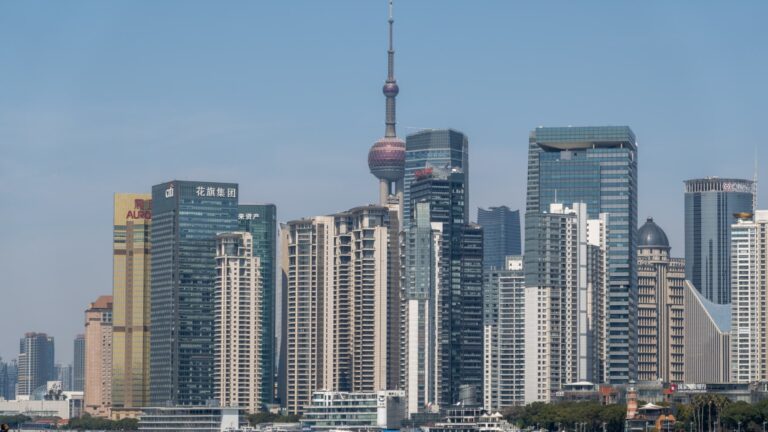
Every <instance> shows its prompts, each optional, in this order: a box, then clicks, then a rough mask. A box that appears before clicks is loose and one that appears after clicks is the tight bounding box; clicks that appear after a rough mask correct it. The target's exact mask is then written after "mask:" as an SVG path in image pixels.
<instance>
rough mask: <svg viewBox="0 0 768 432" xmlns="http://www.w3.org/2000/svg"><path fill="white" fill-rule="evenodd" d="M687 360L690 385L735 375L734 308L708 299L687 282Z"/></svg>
mask: <svg viewBox="0 0 768 432" xmlns="http://www.w3.org/2000/svg"><path fill="white" fill-rule="evenodd" d="M683 309H684V311H685V322H684V330H683V340H684V342H685V345H684V352H685V355H684V356H683V359H684V361H685V367H684V373H683V375H684V376H685V381H686V382H687V383H723V382H727V381H729V380H730V374H731V372H730V371H731V360H730V357H731V306H730V305H723V304H718V303H714V302H711V301H709V300H707V299H706V298H705V297H704V295H703V294H701V292H699V290H698V289H697V288H696V287H694V286H693V284H691V282H690V281H688V280H686V281H685V290H684V291H683Z"/></svg>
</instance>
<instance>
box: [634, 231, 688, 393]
mask: <svg viewBox="0 0 768 432" xmlns="http://www.w3.org/2000/svg"><path fill="white" fill-rule="evenodd" d="M637 237H638V246H637V247H638V254H637V257H638V258H637V259H638V263H637V264H638V269H637V273H638V278H637V285H638V291H639V295H638V305H637V308H638V313H637V315H638V323H637V333H638V350H637V351H638V359H637V379H638V380H639V381H657V380H661V381H663V382H667V383H675V384H679V383H682V382H684V358H683V357H684V354H685V353H684V343H685V341H684V339H683V328H684V308H683V290H684V289H685V287H684V285H685V260H683V259H680V258H671V257H670V247H669V240H668V239H667V235H666V234H665V233H664V231H663V230H662V229H661V228H660V227H659V226H658V225H656V223H655V222H653V218H648V220H647V221H646V222H645V224H644V225H643V226H642V227H640V229H639V230H638V232H637Z"/></svg>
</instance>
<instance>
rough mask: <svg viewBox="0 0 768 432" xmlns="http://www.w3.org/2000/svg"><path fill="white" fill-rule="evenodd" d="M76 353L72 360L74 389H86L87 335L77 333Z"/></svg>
mask: <svg viewBox="0 0 768 432" xmlns="http://www.w3.org/2000/svg"><path fill="white" fill-rule="evenodd" d="M74 347H75V355H74V359H73V362H72V391H83V390H85V335H82V334H81V335H77V337H75V341H74Z"/></svg>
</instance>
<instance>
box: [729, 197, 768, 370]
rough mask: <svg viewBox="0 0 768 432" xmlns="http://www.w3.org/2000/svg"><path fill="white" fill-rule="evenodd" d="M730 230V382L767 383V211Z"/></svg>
mask: <svg viewBox="0 0 768 432" xmlns="http://www.w3.org/2000/svg"><path fill="white" fill-rule="evenodd" d="M735 216H736V217H737V220H736V223H735V224H733V225H732V226H731V253H730V257H731V358H730V360H731V381H733V382H753V381H765V380H768V272H766V270H765V268H766V267H765V262H766V258H765V256H766V254H768V239H767V238H766V235H768V210H757V211H756V212H755V213H754V215H753V214H752V213H737V214H736V215H735Z"/></svg>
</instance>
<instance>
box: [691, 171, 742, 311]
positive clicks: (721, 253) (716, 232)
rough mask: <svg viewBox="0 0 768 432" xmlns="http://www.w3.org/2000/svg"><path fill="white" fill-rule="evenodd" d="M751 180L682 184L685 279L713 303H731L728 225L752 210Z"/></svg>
mask: <svg viewBox="0 0 768 432" xmlns="http://www.w3.org/2000/svg"><path fill="white" fill-rule="evenodd" d="M754 185H755V183H754V182H753V181H751V180H741V179H727V178H719V177H706V178H703V179H693V180H686V181H685V278H686V279H687V280H689V281H691V283H693V286H695V287H696V289H698V290H699V291H700V292H701V293H703V294H704V297H706V298H707V299H709V300H710V301H713V302H715V303H721V304H725V303H730V302H731V289H730V284H731V275H730V274H731V258H730V256H731V255H730V253H731V249H730V248H731V225H733V224H734V223H735V222H736V217H735V216H734V215H735V214H737V213H752V212H753V210H754V199H755V195H754Z"/></svg>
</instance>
